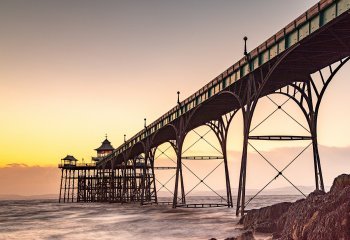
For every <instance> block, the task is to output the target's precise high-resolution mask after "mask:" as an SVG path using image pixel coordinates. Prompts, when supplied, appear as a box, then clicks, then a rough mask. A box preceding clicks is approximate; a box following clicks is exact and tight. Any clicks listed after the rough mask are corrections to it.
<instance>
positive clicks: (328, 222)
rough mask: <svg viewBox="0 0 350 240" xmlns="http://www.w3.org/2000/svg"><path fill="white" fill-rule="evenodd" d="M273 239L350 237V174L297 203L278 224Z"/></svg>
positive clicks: (311, 239) (342, 176) (338, 178)
mask: <svg viewBox="0 0 350 240" xmlns="http://www.w3.org/2000/svg"><path fill="white" fill-rule="evenodd" d="M277 224H278V225H279V226H283V228H279V231H277V232H275V233H274V234H273V236H274V239H281V240H284V239H310V240H313V239H315V240H316V239H317V240H319V239H344V240H345V239H350V175H345V174H343V175H340V176H339V177H337V178H336V179H335V180H334V183H333V186H332V188H331V191H330V192H328V193H326V194H325V193H322V192H321V191H315V192H313V193H311V194H310V195H309V196H308V197H307V198H306V199H305V200H302V201H297V202H295V203H294V204H293V205H292V206H291V207H290V208H289V210H288V212H287V213H285V214H284V216H283V217H281V218H280V219H279V221H278V223H277Z"/></svg>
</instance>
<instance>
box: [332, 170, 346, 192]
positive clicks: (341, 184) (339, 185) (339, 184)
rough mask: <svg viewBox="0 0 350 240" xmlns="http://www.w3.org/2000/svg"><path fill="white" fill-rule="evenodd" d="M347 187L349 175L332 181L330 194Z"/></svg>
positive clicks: (343, 175)
mask: <svg viewBox="0 0 350 240" xmlns="http://www.w3.org/2000/svg"><path fill="white" fill-rule="evenodd" d="M348 186H350V174H342V175H340V176H338V177H336V178H335V179H334V181H333V185H332V187H331V192H333V191H341V190H342V189H344V188H345V187H348Z"/></svg>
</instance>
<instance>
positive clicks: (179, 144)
mask: <svg viewBox="0 0 350 240" xmlns="http://www.w3.org/2000/svg"><path fill="white" fill-rule="evenodd" d="M183 142H184V136H181V135H179V136H178V138H177V140H176V159H177V161H176V177H175V189H174V198H173V208H176V206H177V201H178V188H179V178H180V184H181V203H182V204H185V203H186V198H185V187H184V181H183V174H182V146H183Z"/></svg>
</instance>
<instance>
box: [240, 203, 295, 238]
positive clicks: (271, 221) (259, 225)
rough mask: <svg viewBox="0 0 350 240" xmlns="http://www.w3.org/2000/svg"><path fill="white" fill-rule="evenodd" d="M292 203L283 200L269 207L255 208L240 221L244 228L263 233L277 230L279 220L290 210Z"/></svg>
mask: <svg viewBox="0 0 350 240" xmlns="http://www.w3.org/2000/svg"><path fill="white" fill-rule="evenodd" d="M291 205H292V203H289V202H283V203H278V204H274V205H272V206H269V207H263V208H260V209H254V210H251V211H249V212H248V214H246V215H245V216H243V217H242V218H241V220H240V221H239V223H240V224H243V226H244V229H252V230H254V231H257V232H261V233H272V232H275V231H277V220H278V219H279V218H280V217H281V215H283V214H284V213H285V212H287V211H288V209H289V207H290V206H291Z"/></svg>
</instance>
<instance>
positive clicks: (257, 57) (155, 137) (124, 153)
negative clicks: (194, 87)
mask: <svg viewBox="0 0 350 240" xmlns="http://www.w3.org/2000/svg"><path fill="white" fill-rule="evenodd" d="M281 11H287V10H286V9H284V10H281ZM247 42H248V38H247V37H245V38H244V44H245V45H244V51H243V52H244V56H243V58H242V59H240V60H239V61H237V62H236V63H234V64H233V65H232V66H230V67H229V68H227V69H226V70H225V71H223V72H222V73H220V74H219V75H218V76H217V77H216V78H215V79H213V80H212V81H210V82H209V83H208V84H206V85H205V86H203V87H202V88H200V89H199V90H198V91H197V92H195V93H194V94H192V95H191V96H189V97H188V98H186V99H185V100H183V101H180V92H178V96H177V97H178V98H177V104H176V105H175V106H174V107H173V108H172V109H170V110H169V111H168V112H167V113H165V114H164V115H162V116H160V117H159V118H158V119H157V120H155V121H154V122H152V123H150V124H147V122H146V119H145V120H144V128H143V129H142V130H140V131H139V132H138V133H137V134H135V135H134V136H132V137H131V138H129V139H126V136H125V135H124V143H123V144H122V145H120V146H118V147H117V148H113V147H112V145H111V143H110V142H109V141H108V139H107V137H106V139H105V141H104V142H103V143H102V145H101V146H100V147H99V148H97V149H96V151H97V157H94V158H93V159H92V160H93V163H91V164H82V163H78V161H77V159H75V158H74V157H73V156H71V155H67V156H66V157H65V158H63V159H62V162H61V164H60V165H59V168H60V169H61V171H62V175H61V176H62V177H61V184H60V197H59V201H60V202H111V203H139V204H141V205H147V204H160V203H161V202H159V201H158V197H157V188H159V187H162V188H164V187H166V186H165V185H166V184H161V186H159V185H158V186H157V178H156V172H157V171H161V170H173V171H174V172H175V175H174V177H175V184H174V186H167V187H166V188H167V189H169V188H171V190H169V191H170V192H171V193H172V196H173V199H172V202H171V203H169V204H171V205H172V207H173V208H178V207H233V206H234V203H233V201H232V192H231V191H232V186H233V185H234V186H238V192H237V202H236V203H235V209H236V215H243V214H244V213H245V209H246V206H247V205H248V204H249V202H250V201H251V200H253V199H254V198H255V197H256V196H258V195H259V194H260V193H261V192H262V191H263V190H264V189H265V188H266V187H267V186H269V185H270V184H271V183H272V182H273V181H274V180H275V179H277V178H283V179H285V180H286V181H287V182H288V183H289V184H291V185H292V186H293V187H295V188H296V189H297V190H298V191H299V192H300V193H301V194H303V193H302V191H300V189H298V187H297V186H295V185H294V184H293V180H292V179H289V178H287V176H285V174H284V172H285V170H286V169H287V168H288V167H289V166H290V165H291V164H292V163H293V162H294V161H295V160H296V159H297V158H298V156H299V155H300V154H302V153H303V152H304V151H305V150H306V149H307V148H309V147H310V148H311V149H312V152H313V158H312V159H310V161H312V162H313V165H314V172H312V173H310V174H313V175H314V179H315V183H314V184H315V189H318V190H323V191H324V181H323V176H322V167H321V157H320V154H319V150H318V140H317V123H318V114H319V109H320V106H321V102H322V99H323V96H324V94H325V92H326V90H327V88H328V86H329V85H330V83H331V82H332V80H333V79H334V76H335V75H336V74H337V73H338V71H339V70H340V69H341V68H342V67H343V66H344V65H345V64H346V63H347V62H348V60H349V56H350V0H322V1H320V2H319V3H317V4H316V5H314V6H313V7H311V8H310V9H308V10H307V11H306V12H304V13H303V14H302V15H300V16H299V17H298V18H296V19H295V20H294V21H292V22H291V23H290V24H288V25H287V26H286V27H284V28H283V29H281V30H280V31H278V32H277V33H276V34H275V35H273V36H272V37H270V38H269V39H268V40H266V41H265V42H264V43H262V44H261V45H259V46H258V47H256V48H255V49H253V50H252V51H250V52H249V51H248V46H247ZM136 68H137V66H135V69H136ZM315 76H317V77H315ZM273 95H280V96H284V97H285V98H286V99H287V100H286V102H287V101H291V102H293V103H295V105H296V106H298V107H299V109H300V110H301V112H302V113H303V116H304V117H305V119H306V122H307V126H303V125H302V124H301V123H300V122H298V120H297V119H295V118H294V117H293V115H292V114H290V113H288V109H285V106H284V104H285V103H286V102H285V103H283V104H278V103H276V102H275V101H274V100H273V99H272V98H271V96H273ZM262 98H265V99H268V100H269V101H271V102H272V103H273V104H274V105H275V111H273V112H272V113H271V114H270V115H269V116H268V117H267V118H266V119H268V118H269V117H271V116H272V115H274V114H275V113H276V112H277V111H283V112H284V113H285V114H287V115H288V116H289V117H290V118H291V119H292V120H293V121H295V122H296V123H298V124H299V125H300V126H301V127H302V128H304V129H305V130H306V132H307V134H306V135H303V136H300V135H297V136H296V135H287V134H283V135H263V136H261V135H253V134H252V131H253V130H254V129H255V128H257V127H259V126H260V124H261V123H263V122H264V121H265V120H266V119H264V120H263V121H262V122H261V123H259V124H258V125H256V126H252V119H253V116H254V112H255V109H256V108H257V106H258V104H259V103H260V100H261V99H262ZM155 107H156V106H155ZM237 114H242V116H243V149H242V157H241V163H240V166H236V167H237V168H240V176H239V179H230V169H229V167H228V163H227V136H228V129H229V127H230V124H231V122H232V120H233V119H234V117H235V116H237ZM201 126H207V127H208V128H209V129H210V131H211V132H213V133H214V134H215V136H216V137H217V141H218V143H219V146H220V149H216V150H217V152H218V155H217V156H201V155H198V156H188V155H186V151H187V149H184V141H185V138H186V136H187V135H188V134H189V133H190V132H194V133H195V134H196V135H198V138H199V139H205V138H206V134H199V133H198V132H197V131H196V129H197V128H198V127H201ZM237 134H242V133H237ZM205 141H208V143H209V144H210V142H209V140H205ZM261 141H305V142H307V144H306V147H305V149H304V150H303V151H302V152H301V153H300V154H299V155H298V156H296V158H294V159H291V161H290V163H289V164H287V165H286V166H285V167H284V168H282V169H279V168H277V167H275V166H274V165H273V164H272V163H271V162H270V161H269V159H268V158H266V157H265V156H264V155H263V154H262V153H260V152H259V151H258V149H257V148H256V146H257V145H258V144H259V142H261ZM164 143H168V144H170V146H171V148H172V149H173V150H174V152H175V153H176V159H174V162H175V164H176V167H175V168H173V167H170V166H169V167H155V161H156V160H157V157H158V156H155V153H156V151H157V149H158V147H159V146H160V145H162V144H164ZM248 146H250V147H252V148H253V149H254V150H256V151H257V152H258V153H259V154H260V155H261V157H262V158H263V159H264V161H266V162H267V163H268V164H269V165H270V166H271V167H272V168H273V169H274V170H275V175H273V176H271V181H269V182H267V183H266V184H265V185H264V187H263V188H262V189H261V190H260V191H258V192H257V193H256V195H254V196H253V197H252V198H250V199H246V176H247V163H248V162H249V159H248ZM163 153H164V152H163ZM185 160H191V161H194V160H195V161H209V160H211V161H214V160H215V161H220V164H222V165H223V166H224V167H223V169H224V170H223V173H222V174H223V175H224V176H225V183H224V184H225V190H226V192H225V196H220V197H221V201H220V202H217V203H208V204H203V203H198V204H197V203H187V201H186V196H187V193H186V192H185V185H186V182H185V181H184V178H183V169H184V168H186V169H187V170H189V171H190V172H192V170H191V169H190V168H189V166H188V165H187V164H186V163H184V161H185ZM215 170H216V169H213V171H215ZM192 173H193V172H192ZM211 173H212V172H210V173H209V175H210V174H211ZM193 174H194V175H195V173H193ZM262 174H264V173H262ZM195 176H196V175H195ZM169 177H170V176H169ZM196 177H197V178H198V181H199V184H206V183H205V180H206V179H205V178H200V177H198V176H196ZM232 183H234V184H232ZM158 184H160V183H159V182H158ZM208 188H210V186H208ZM210 189H211V188H210ZM192 190H193V189H192ZM192 190H191V189H190V190H189V191H192ZM211 190H212V191H214V193H216V192H215V190H213V189H211ZM216 194H217V195H219V194H218V193H216ZM303 195H304V194H303Z"/></svg>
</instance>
